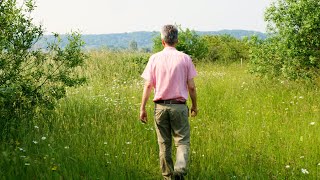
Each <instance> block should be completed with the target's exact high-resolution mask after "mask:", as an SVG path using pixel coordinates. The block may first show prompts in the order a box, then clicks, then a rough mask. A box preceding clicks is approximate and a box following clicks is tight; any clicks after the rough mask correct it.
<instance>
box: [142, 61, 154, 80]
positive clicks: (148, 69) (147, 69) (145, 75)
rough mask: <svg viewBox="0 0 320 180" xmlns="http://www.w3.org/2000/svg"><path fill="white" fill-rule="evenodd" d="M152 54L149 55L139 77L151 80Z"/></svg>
mask: <svg viewBox="0 0 320 180" xmlns="http://www.w3.org/2000/svg"><path fill="white" fill-rule="evenodd" d="M152 59H153V58H152V56H151V57H150V59H149V61H148V63H147V66H146V67H145V69H144V71H143V73H142V74H141V77H142V78H143V79H145V80H146V81H151V80H152V62H153V60H152Z"/></svg>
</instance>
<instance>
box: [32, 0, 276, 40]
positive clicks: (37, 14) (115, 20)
mask: <svg viewBox="0 0 320 180" xmlns="http://www.w3.org/2000/svg"><path fill="white" fill-rule="evenodd" d="M271 2H272V0H36V6H37V7H36V9H35V10H34V12H33V13H32V17H33V18H34V22H35V23H36V24H37V23H40V24H42V25H43V26H44V28H45V30H46V34H49V33H52V32H56V33H60V34H65V33H69V32H71V31H80V33H82V34H108V33H123V32H134V31H159V30H160V28H161V27H162V26H163V25H165V24H179V25H181V26H182V27H183V28H189V29H193V30H197V31H217V30H223V29H230V30H231V29H243V30H254V31H260V32H265V29H266V23H265V22H264V18H263V15H264V11H265V9H266V7H268V6H269V5H270V4H271Z"/></svg>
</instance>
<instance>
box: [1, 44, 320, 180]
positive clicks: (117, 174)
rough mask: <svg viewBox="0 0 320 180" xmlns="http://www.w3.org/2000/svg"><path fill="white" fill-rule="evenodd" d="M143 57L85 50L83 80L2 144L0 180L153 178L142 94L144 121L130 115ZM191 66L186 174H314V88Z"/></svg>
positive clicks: (317, 167)
mask: <svg viewBox="0 0 320 180" xmlns="http://www.w3.org/2000/svg"><path fill="white" fill-rule="evenodd" d="M147 56H149V55H148V54H137V53H121V52H118V53H116V52H108V51H103V50H101V51H93V52H90V59H89V61H88V65H87V69H86V70H85V71H84V72H83V73H85V74H86V75H87V76H88V77H89V82H88V84H87V85H85V86H82V87H80V88H77V89H68V96H67V98H65V99H63V100H61V101H60V103H59V106H58V107H57V109H56V110H55V112H54V113H50V114H46V115H45V116H39V117H37V118H35V119H33V120H32V121H31V122H29V123H28V124H32V126H31V127H29V126H21V129H19V132H21V134H20V135H17V136H16V137H17V138H15V139H11V140H10V141H8V142H1V145H0V179H17V178H20V179H21V178H23V179H61V178H63V179H161V178H162V177H161V173H160V168H159V162H158V145H157V142H156V135H155V130H154V124H153V104H152V102H151V100H150V101H149V104H148V106H147V108H148V116H149V123H148V124H141V123H140V122H139V120H138V116H139V114H138V113H139V106H140V104H139V103H140V99H141V94H142V87H143V81H142V79H141V78H140V77H139V76H140V73H141V71H142V70H143V68H144V63H145V59H146V57H147ZM196 68H197V71H198V77H197V78H196V79H195V80H196V85H197V89H198V101H199V102H198V104H199V110H200V111H199V115H198V116H197V117H195V118H190V124H191V154H190V166H189V169H190V171H189V174H188V176H187V179H317V178H320V148H319V144H320V131H319V130H320V128H319V127H320V121H319V120H320V113H319V110H320V96H319V95H320V92H319V89H318V87H316V86H305V85H302V84H299V83H292V82H287V81H282V80H278V81H266V80H261V79H258V78H255V77H254V76H252V75H250V74H248V73H247V72H246V66H245V65H243V66H240V64H239V65H238V64H235V65H231V66H228V67H225V66H222V65H215V64H210V63H197V67H196ZM189 103H190V102H189ZM26 124H27V123H26ZM27 127H29V128H27Z"/></svg>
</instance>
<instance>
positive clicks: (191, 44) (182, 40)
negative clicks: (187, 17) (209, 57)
mask: <svg viewBox="0 0 320 180" xmlns="http://www.w3.org/2000/svg"><path fill="white" fill-rule="evenodd" d="M178 30H179V42H178V44H177V46H176V48H177V50H179V51H183V52H184V53H187V54H189V55H190V56H191V57H192V58H195V59H202V58H204V57H205V56H206V53H207V46H206V44H205V43H204V41H203V40H202V38H201V36H199V35H198V34H197V33H196V32H195V31H192V30H190V29H188V28H187V29H186V30H183V29H182V28H181V26H178ZM162 49H163V46H162V43H161V36H160V34H159V35H158V36H156V37H155V38H154V39H153V51H154V52H159V51H161V50H162Z"/></svg>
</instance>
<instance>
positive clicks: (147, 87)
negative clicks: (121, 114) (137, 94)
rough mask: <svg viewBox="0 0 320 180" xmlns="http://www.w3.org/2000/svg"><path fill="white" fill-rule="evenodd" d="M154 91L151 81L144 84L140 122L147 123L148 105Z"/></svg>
mask: <svg viewBox="0 0 320 180" xmlns="http://www.w3.org/2000/svg"><path fill="white" fill-rule="evenodd" d="M151 90H152V84H151V83H150V82H149V81H146V82H145V83H144V88H143V94H142V100H141V106H140V120H141V121H142V122H143V123H147V120H148V119H147V111H146V104H147V101H148V99H149V96H150V93H151Z"/></svg>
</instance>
